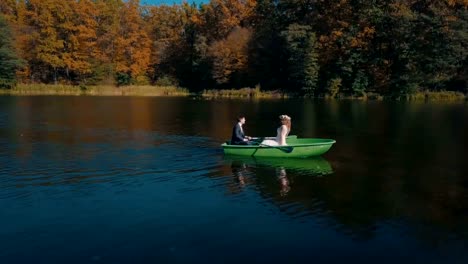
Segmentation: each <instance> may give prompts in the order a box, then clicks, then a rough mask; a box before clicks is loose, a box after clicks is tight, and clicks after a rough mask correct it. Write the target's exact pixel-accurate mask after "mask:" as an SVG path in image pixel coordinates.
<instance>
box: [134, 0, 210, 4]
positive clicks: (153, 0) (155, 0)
mask: <svg viewBox="0 0 468 264" xmlns="http://www.w3.org/2000/svg"><path fill="white" fill-rule="evenodd" d="M208 1H209V0H187V2H189V3H192V2H195V3H197V4H198V3H201V2H208ZM182 2H183V0H140V3H141V4H145V3H146V4H150V5H160V4H169V5H172V4H174V3H175V4H180V3H182Z"/></svg>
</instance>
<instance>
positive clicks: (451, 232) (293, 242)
mask: <svg viewBox="0 0 468 264" xmlns="http://www.w3.org/2000/svg"><path fill="white" fill-rule="evenodd" d="M239 113H244V114H245V115H246V117H247V123H246V125H245V131H246V133H247V134H249V135H253V136H274V134H275V131H276V127H277V125H278V123H277V117H278V115H280V114H288V115H290V116H291V117H292V118H293V120H292V132H291V133H292V134H295V135H299V136H300V137H322V138H333V139H335V140H336V141H337V143H336V144H335V145H334V146H333V147H332V149H331V150H330V151H329V152H328V153H327V154H325V155H324V156H323V157H322V158H315V159H300V160H284V159H283V160H281V159H280V160H278V159H254V158H236V157H225V156H224V155H223V152H222V149H221V148H220V144H221V143H222V142H223V141H225V140H226V139H228V138H229V137H230V133H231V129H232V126H233V125H234V121H233V119H234V118H235V116H236V115H238V114H239ZM351 261H353V262H354V261H359V263H395V262H413V263H468V106H467V105H466V104H463V103H462V104H424V103H395V102H393V103H390V102H351V101H342V102H324V101H311V100H263V101H249V100H217V101H212V100H195V99H190V98H143V97H142V98H139V97H53V96H51V97H10V96H3V97H0V263H2V264H3V263H5V264H7V263H8V264H9V263H188V262H190V263H253V262H257V263H258V262H261V263H281V262H283V263H323V262H328V263H330V262H340V263H343V262H346V263H347V262H351Z"/></svg>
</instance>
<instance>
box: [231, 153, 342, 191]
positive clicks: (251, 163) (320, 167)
mask: <svg viewBox="0 0 468 264" xmlns="http://www.w3.org/2000/svg"><path fill="white" fill-rule="evenodd" d="M224 162H225V164H226V165H230V167H231V171H232V175H233V176H234V180H235V182H236V184H238V187H240V188H243V187H245V186H246V185H247V184H249V182H250V181H252V180H253V178H252V177H250V176H255V177H254V178H255V182H256V184H257V185H258V184H260V183H262V182H263V183H266V184H267V185H270V186H271V185H272V184H273V183H272V182H271V179H273V178H272V177H271V175H272V174H273V175H275V176H276V177H275V179H276V181H275V182H276V183H275V184H274V185H275V186H278V184H279V186H280V188H279V190H280V192H279V194H280V196H286V195H287V194H288V193H289V192H290V191H291V182H292V181H294V179H293V178H295V177H302V176H315V177H320V176H324V175H328V174H331V173H333V169H332V167H331V166H330V164H329V163H328V161H326V160H325V159H324V158H322V157H316V158H308V159H285V158H258V157H257V158H255V157H241V156H225V157H224ZM288 174H290V176H288ZM277 188H278V187H275V189H276V192H277V190H278V189H277Z"/></svg>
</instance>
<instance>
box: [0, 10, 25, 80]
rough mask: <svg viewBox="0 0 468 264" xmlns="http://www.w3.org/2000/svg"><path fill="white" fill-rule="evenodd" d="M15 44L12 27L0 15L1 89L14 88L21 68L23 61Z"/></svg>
mask: <svg viewBox="0 0 468 264" xmlns="http://www.w3.org/2000/svg"><path fill="white" fill-rule="evenodd" d="M13 43H14V41H13V34H12V31H11V29H10V25H9V24H8V23H7V21H6V19H5V18H4V17H3V15H1V14H0V88H12V87H13V86H15V84H16V75H15V72H16V70H17V69H18V68H19V67H20V66H21V61H20V59H19V58H18V56H17V54H16V53H15V49H14V47H13Z"/></svg>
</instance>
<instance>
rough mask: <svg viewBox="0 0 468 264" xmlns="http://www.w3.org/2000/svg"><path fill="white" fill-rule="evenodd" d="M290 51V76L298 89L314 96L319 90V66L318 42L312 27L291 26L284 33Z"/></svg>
mask: <svg viewBox="0 0 468 264" xmlns="http://www.w3.org/2000/svg"><path fill="white" fill-rule="evenodd" d="M282 34H283V36H284V38H285V40H286V48H287V50H288V55H289V59H288V62H289V64H288V75H289V79H290V81H291V83H292V85H293V86H294V87H296V89H299V91H300V92H301V93H303V94H305V95H313V94H314V93H315V91H316V88H317V80H318V75H319V64H318V54H317V41H316V37H315V34H314V33H313V32H311V28H310V26H304V25H299V24H291V25H290V26H289V27H288V29H287V30H286V31H283V32H282Z"/></svg>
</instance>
